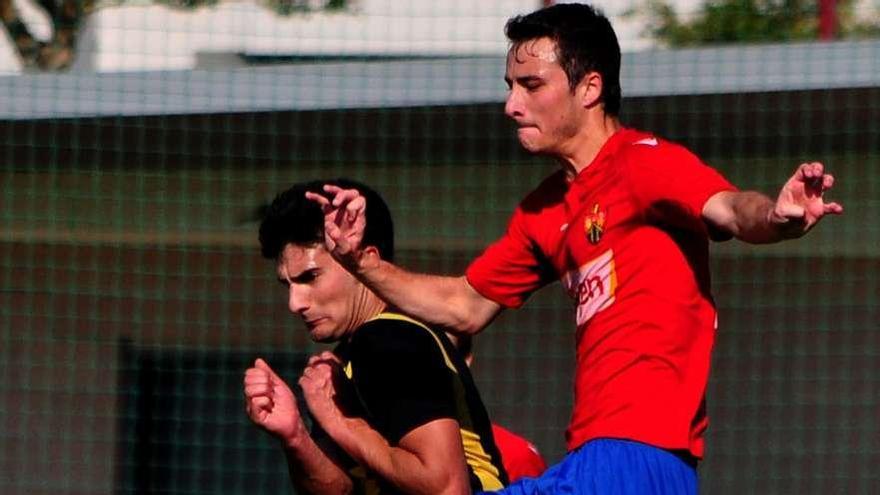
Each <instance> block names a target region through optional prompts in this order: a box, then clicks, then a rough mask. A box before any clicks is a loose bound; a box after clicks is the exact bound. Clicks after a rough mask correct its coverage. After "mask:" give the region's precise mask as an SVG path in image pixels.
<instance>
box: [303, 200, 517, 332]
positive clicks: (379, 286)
mask: <svg viewBox="0 0 880 495" xmlns="http://www.w3.org/2000/svg"><path fill="white" fill-rule="evenodd" d="M325 190H326V192H327V193H328V194H329V195H330V197H331V198H332V199H328V198H327V197H325V196H321V195H319V194H312V193H306V197H308V198H309V199H311V200H313V201H315V202H317V203H318V204H320V205H321V206H322V208H323V210H324V235H325V242H326V247H327V250H328V251H329V252H330V253H331V254H332V255H333V257H334V258H336V260H337V261H339V263H340V264H342V266H344V267H345V268H346V269H347V270H348V271H350V272H351V273H352V274H353V275H354V276H355V277H357V278H358V280H360V281H361V283H363V284H364V285H366V286H367V287H369V288H370V290H372V291H373V292H375V293H376V294H377V295H378V296H379V297H381V298H382V299H384V300H385V301H386V302H388V303H389V304H391V305H392V306H394V307H396V308H398V309H399V310H401V311H403V312H404V313H407V314H409V315H411V316H413V317H415V318H416V319H419V320H421V321H424V322H426V323H429V324H432V325H437V326H442V327H444V328H448V329H450V330H452V331H453V332H457V333H467V334H474V333H477V332H479V331H480V330H482V329H483V328H484V327H485V326H486V325H488V324H489V323H490V322H491V321H492V320H493V319H494V318H495V316H497V315H498V313H499V312H500V311H501V306H500V305H499V304H498V303H496V302H495V301H492V300H491V299H487V298H485V297H483V296H482V295H481V294H480V293H478V292H477V291H476V290H474V289H473V287H471V286H470V284H469V283H468V282H467V279H465V277H463V276H461V277H446V276H438V275H427V274H420V273H412V272H409V271H407V270H404V269H402V268H400V267H398V266H396V265H394V264H391V263H388V262H387V261H384V260H382V259H380V257H379V254H378V253H377V252H376V251H375V250H371V249H365V247H364V246H361V241H362V240H363V232H364V228H365V226H366V218H365V215H364V212H365V209H366V208H367V204H366V201H365V199H364V198H363V196H361V195H360V194H359V193H358V191H356V190H354V189H340V188H338V187H335V186H325Z"/></svg>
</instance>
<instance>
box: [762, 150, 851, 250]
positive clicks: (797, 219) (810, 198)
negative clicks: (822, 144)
mask: <svg viewBox="0 0 880 495" xmlns="http://www.w3.org/2000/svg"><path fill="white" fill-rule="evenodd" d="M833 185H834V176H832V175H831V174H826V173H825V167H824V166H823V165H822V164H821V163H818V162H812V163H802V164H801V165H800V166H799V167H798V168H797V170H795V173H794V175H792V176H791V178H790V179H788V181H787V182H786V183H785V184H784V185H783V186H782V190H781V191H779V197H778V198H777V199H776V205H775V207H774V208H773V210H772V211H771V213H770V215H771V218H770V222H771V223H773V224H775V225H777V226H779V227H780V229H781V231H782V233H783V236H784V237H800V236H802V235H804V234H806V233H807V232H808V231H809V230H810V229H811V228H813V226H814V225H816V223H817V222H818V221H819V220H821V219H822V217H823V216H825V215H826V214H833V215H839V214H841V213H843V206H841V205H839V204H838V203H826V202H825V201H824V199H823V198H822V195H823V194H824V193H825V191H827V190H829V189H831V187H832V186H833Z"/></svg>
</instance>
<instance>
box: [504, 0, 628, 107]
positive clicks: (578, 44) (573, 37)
mask: <svg viewBox="0 0 880 495" xmlns="http://www.w3.org/2000/svg"><path fill="white" fill-rule="evenodd" d="M504 32H505V34H506V35H507V39H509V40H510V42H511V44H512V46H513V48H514V49H515V48H517V47H518V46H519V45H521V44H523V43H524V42H527V41H532V40H536V39H539V38H550V39H551V40H553V41H554V42H555V43H556V56H557V57H559V65H560V66H561V67H562V70H564V71H565V75H566V76H568V85H569V87H570V88H571V89H572V90H574V88H576V87H577V85H578V84H579V83H580V82H581V79H583V78H584V76H585V75H586V74H587V73H588V72H593V71H595V72H598V73H599V74H600V75H601V76H602V101H603V102H604V103H605V113H607V114H608V115H613V116H617V115H618V114H619V113H620V99H621V90H620V45H619V44H618V42H617V35H616V34H614V28H612V27H611V23H610V22H609V21H608V18H607V17H605V16H604V15H603V14H602V13H601V12H600V11H598V10H597V9H595V8H593V7H591V6H589V5H584V4H575V3H561V4H556V5H553V6H551V7H547V8H544V9H541V10H537V11H535V12H532V13H531V14H527V15H520V16H516V17H512V18H511V19H510V20H509V21H507V25H506V26H505V28H504Z"/></svg>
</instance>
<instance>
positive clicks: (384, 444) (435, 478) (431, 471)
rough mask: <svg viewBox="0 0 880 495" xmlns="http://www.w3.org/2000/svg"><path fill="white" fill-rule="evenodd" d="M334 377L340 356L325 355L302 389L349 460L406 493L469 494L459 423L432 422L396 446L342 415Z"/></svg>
mask: <svg viewBox="0 0 880 495" xmlns="http://www.w3.org/2000/svg"><path fill="white" fill-rule="evenodd" d="M334 373H339V370H338V364H337V362H336V360H335V357H333V355H332V354H330V353H323V354H321V355H320V356H315V357H313V358H312V359H311V360H310V361H309V365H308V366H307V367H306V370H305V372H304V373H303V377H302V379H300V384H301V385H302V388H303V394H304V395H305V399H306V403H307V404H308V406H309V410H310V411H311V412H312V415H313V416H314V417H315V420H317V421H318V422H319V423H320V424H321V427H322V428H324V430H325V431H326V432H327V434H328V435H330V437H331V438H333V440H334V441H335V442H336V443H337V444H338V445H339V446H340V447H341V448H342V449H343V450H344V451H345V452H346V453H348V455H350V456H351V457H352V458H353V459H354V460H355V461H357V462H358V463H359V464H361V465H363V466H365V467H367V468H369V469H370V470H372V471H374V472H375V473H377V474H378V475H379V476H380V477H382V478H383V479H384V480H386V481H388V482H389V483H391V484H393V485H394V486H396V487H397V488H399V489H400V490H401V491H403V492H406V493H412V494H426V495H429V494H430V495H433V494H440V495H460V494H469V493H470V484H469V478H468V473H467V464H466V463H465V459H464V449H463V447H462V444H461V434H460V432H459V425H458V422H457V421H455V420H453V419H449V418H444V419H437V420H434V421H431V422H429V423H427V424H424V425H422V426H419V427H418V428H415V429H414V430H412V431H410V432H409V433H407V434H406V435H405V436H404V437H403V438H402V439H401V440H400V442H399V443H398V445H397V446H392V445H390V444H389V443H388V441H387V440H386V439H385V438H384V437H383V436H382V435H381V434H379V432H377V431H376V430H374V429H373V428H372V427H371V426H370V425H369V424H368V423H367V422H366V421H364V420H363V419H361V418H352V417H346V416H344V415H343V414H342V412H341V411H340V410H339V408H338V407H337V406H336V403H335V395H336V388H335V386H334V383H333V381H334Z"/></svg>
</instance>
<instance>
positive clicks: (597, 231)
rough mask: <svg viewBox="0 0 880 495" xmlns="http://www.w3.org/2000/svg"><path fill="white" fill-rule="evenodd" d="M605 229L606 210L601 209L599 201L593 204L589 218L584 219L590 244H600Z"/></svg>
mask: <svg viewBox="0 0 880 495" xmlns="http://www.w3.org/2000/svg"><path fill="white" fill-rule="evenodd" d="M604 231H605V212H604V211H599V203H596V204H594V205H593V211H591V212H590V213H589V214H588V215H587V218H586V219H585V220H584V232H585V233H586V234H587V240H589V241H590V244H593V245H595V244H599V241H600V240H602V233H603V232H604Z"/></svg>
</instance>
